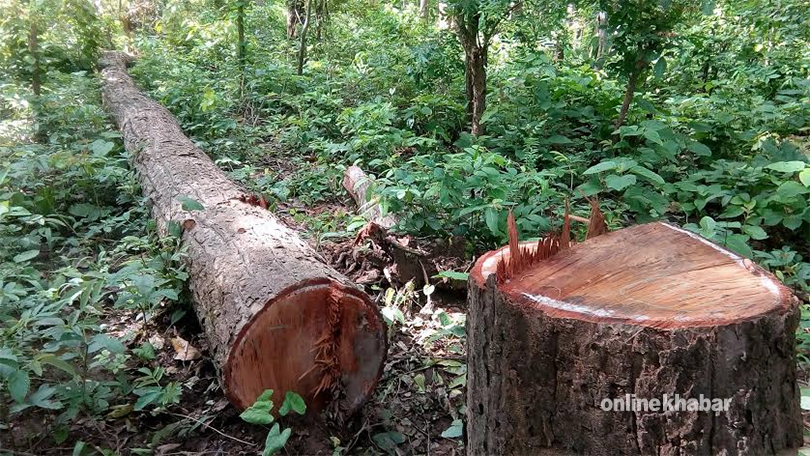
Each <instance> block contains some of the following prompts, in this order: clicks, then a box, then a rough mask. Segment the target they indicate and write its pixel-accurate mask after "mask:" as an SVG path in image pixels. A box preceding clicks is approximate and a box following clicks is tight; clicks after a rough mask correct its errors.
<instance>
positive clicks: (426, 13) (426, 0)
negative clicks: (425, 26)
mask: <svg viewBox="0 0 810 456" xmlns="http://www.w3.org/2000/svg"><path fill="white" fill-rule="evenodd" d="M429 8H430V0H419V17H421V18H422V20H423V21H425V22H427V20H428V19H430V9H429Z"/></svg>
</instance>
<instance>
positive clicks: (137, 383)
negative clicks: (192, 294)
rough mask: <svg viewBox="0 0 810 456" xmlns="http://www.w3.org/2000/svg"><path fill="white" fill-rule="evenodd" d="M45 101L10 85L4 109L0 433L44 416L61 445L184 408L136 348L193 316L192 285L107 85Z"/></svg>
mask: <svg viewBox="0 0 810 456" xmlns="http://www.w3.org/2000/svg"><path fill="white" fill-rule="evenodd" d="M46 87H47V93H46V94H43V96H41V97H40V98H39V99H38V100H37V102H38V103H39V104H40V105H39V106H37V107H32V105H31V104H32V102H31V101H29V100H30V97H29V96H28V95H29V94H28V93H27V91H26V90H25V89H24V88H22V87H19V86H16V85H14V84H13V83H9V82H6V83H5V84H4V85H3V98H2V101H1V102H0V103H2V104H0V108H1V109H2V110H3V111H4V113H5V114H6V115H7V116H8V117H7V118H6V120H4V122H3V127H2V128H3V132H2V137H0V169H1V170H2V173H0V237H1V239H2V243H0V244H2V247H0V255H2V265H0V321H2V323H3V325H2V328H1V329H0V384H2V388H0V422H2V423H4V424H3V426H4V427H5V426H7V423H10V422H11V421H14V420H17V419H19V418H20V417H24V416H26V415H25V414H21V412H24V411H25V410H28V409H37V408H38V409H44V410H45V411H46V412H45V413H46V414H47V415H48V416H50V417H51V418H52V421H51V425H52V427H50V428H49V429H50V430H49V435H50V437H52V440H53V442H52V443H56V444H57V445H59V444H62V443H63V442H65V441H66V440H67V441H69V442H75V441H76V440H78V439H80V438H81V437H82V435H75V434H74V435H72V436H71V435H69V432H70V425H71V424H72V423H73V422H75V421H78V420H82V419H84V418H85V417H98V416H103V415H105V414H108V413H111V410H112V411H113V413H114V412H115V410H119V413H120V412H121V407H122V406H127V407H129V409H130V410H131V409H134V410H152V409H155V408H158V409H159V408H163V407H166V406H167V405H169V404H173V403H177V402H178V401H179V400H180V396H181V391H180V388H179V385H178V384H176V383H171V382H167V381H165V379H164V380H162V379H161V377H162V373H163V367H160V366H159V365H157V364H156V363H154V359H155V354H154V350H153V348H152V347H151V345H150V344H149V342H143V343H138V344H131V342H132V341H133V339H135V338H136V335H137V334H138V333H139V330H140V328H141V327H143V326H145V325H149V324H150V323H151V321H152V319H153V318H156V317H157V316H159V315H161V314H165V313H166V312H167V310H168V308H169V307H171V308H172V309H173V310H172V312H169V314H172V313H173V315H171V318H172V319H173V321H174V320H176V319H179V318H180V317H181V316H182V314H183V313H184V312H185V310H184V308H183V307H182V306H174V305H172V303H175V302H178V301H180V300H181V299H180V294H181V290H182V287H183V282H184V281H185V279H186V278H187V277H188V276H187V274H186V272H185V271H184V268H185V267H184V265H183V261H182V257H183V250H182V248H181V247H180V245H179V240H178V239H177V238H171V237H170V238H165V239H163V240H159V239H158V237H157V236H156V233H155V228H154V226H153V222H151V221H150V218H149V214H148V211H147V210H146V206H145V204H144V200H143V197H142V196H141V195H140V189H139V186H138V184H137V180H136V178H135V175H134V173H133V171H132V170H130V168H129V159H130V157H129V156H128V154H127V153H126V152H125V151H124V150H123V147H122V145H121V141H120V135H119V133H117V132H116V131H115V129H114V128H112V126H111V125H110V124H109V122H108V120H107V118H106V116H105V114H104V112H103V111H102V109H101V106H100V94H99V88H98V86H97V84H96V80H95V79H94V78H93V77H92V76H91V75H89V74H87V73H86V72H84V71H81V72H74V73H62V72H59V71H52V72H50V73H49V74H48V82H47V85H46ZM32 109H37V110H40V114H39V115H38V117H37V118H38V122H33V119H32V117H31V114H32V113H31V110H32ZM21 138H30V139H31V140H30V141H27V140H25V139H22V140H21ZM34 138H39V141H33V139H34ZM132 314H135V315H137V317H136V318H135V319H134V320H132V319H128V318H124V316H126V315H132ZM116 316H120V317H121V318H120V319H119V318H116ZM111 317H112V318H111ZM133 321H136V323H135V327H132V326H131V325H130V324H128V323H132V322H133ZM117 322H120V324H119V325H116V323H117ZM126 346H131V349H127V348H126ZM126 404H129V405H126ZM12 417H13V418H12ZM2 432H4V433H7V434H6V436H7V438H8V439H9V440H6V439H5V438H4V441H5V442H6V444H9V443H10V444H11V445H14V444H15V443H16V444H24V442H21V441H20V440H26V439H32V438H34V437H35V435H28V434H19V433H18V431H14V432H12V431H11V430H9V429H8V428H7V427H5V429H4V430H3V431H2ZM15 439H17V441H16V442H15ZM68 439H70V440H68ZM83 445H84V444H83V443H81V442H80V443H77V444H76V447H77V448H81V447H83ZM80 454H81V453H80Z"/></svg>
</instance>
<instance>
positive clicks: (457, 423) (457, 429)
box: [442, 420, 464, 439]
mask: <svg viewBox="0 0 810 456" xmlns="http://www.w3.org/2000/svg"><path fill="white" fill-rule="evenodd" d="M463 433H464V423H462V422H461V420H453V423H452V424H450V427H449V428H447V429H445V430H444V432H442V437H444V438H446V439H456V438H459V437H461V435H462V434H463Z"/></svg>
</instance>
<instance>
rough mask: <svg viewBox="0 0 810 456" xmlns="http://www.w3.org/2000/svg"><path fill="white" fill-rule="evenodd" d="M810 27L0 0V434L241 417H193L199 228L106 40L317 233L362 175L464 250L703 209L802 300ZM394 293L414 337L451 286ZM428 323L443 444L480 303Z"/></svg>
mask: <svg viewBox="0 0 810 456" xmlns="http://www.w3.org/2000/svg"><path fill="white" fill-rule="evenodd" d="M808 24H810V8H808V5H807V3H806V2H804V1H800V0H781V1H756V0H717V1H711V0H706V1H696V0H695V1H692V0H655V1H643V0H629V1H619V0H600V1H591V2H587V1H582V2H555V1H543V0H517V1H516V0H447V1H439V2H438V3H436V0H420V1H419V2H415V1H411V2H406V1H404V0H402V1H387V0H286V1H276V0H256V1H248V0H233V1H230V0H188V1H181V0H116V1H110V0H95V1H89V0H0V113H1V114H2V115H1V116H0V239H2V243H0V254H2V257H3V261H2V264H1V265H0V321H2V323H3V324H2V326H0V434H6V435H5V436H0V448H3V447H8V448H18V449H19V450H21V451H23V450H25V451H29V450H30V451H31V452H32V453H34V454H61V453H60V451H61V452H65V451H67V452H68V453H69V452H71V451H74V449H75V451H74V453H73V454H89V453H90V452H92V451H99V452H103V451H107V452H108V454H114V453H115V452H116V451H119V452H124V453H126V454H164V453H161V452H159V451H158V450H157V449H158V448H159V447H160V445H161V444H165V443H166V442H175V441H181V440H182V438H188V436H190V435H192V434H193V433H195V432H206V433H207V434H206V435H208V434H211V435H218V434H214V433H212V432H210V431H209V430H208V429H209V427H210V426H213V425H212V423H214V424H215V425H216V426H214V427H217V426H219V425H220V424H222V425H223V426H237V427H238V422H239V419H238V418H237V417H235V414H234V415H233V416H230V418H225V419H222V421H216V420H217V419H218V418H217V413H218V412H219V411H220V410H221V408H219V409H216V405H215V404H214V402H215V401H210V402H211V404H208V405H198V408H197V409H195V410H196V411H198V412H199V413H198V414H196V415H194V416H192V417H191V418H189V416H191V415H192V414H191V412H189V411H188V410H187V409H185V408H184V404H185V403H186V401H187V400H189V399H188V398H189V397H190V396H193V395H195V394H197V395H200V396H201V397H202V394H201V393H200V391H199V390H194V385H193V384H192V385H190V384H189V381H188V378H189V376H190V375H191V374H189V376H187V377H184V378H183V379H182V380H181V379H180V377H179V376H178V374H177V367H174V366H172V367H167V366H169V365H170V364H171V357H169V358H168V359H169V362H168V364H167V363H166V362H165V361H166V359H165V356H164V357H163V358H161V355H160V353H161V351H160V349H161V347H160V346H158V345H161V346H162V340H163V339H162V338H161V339H160V341H161V342H160V344H158V343H156V342H155V341H154V340H152V339H150V336H149V335H150V334H153V333H154V332H155V331H156V329H155V328H162V329H160V330H159V331H158V332H160V331H163V333H164V335H166V334H169V333H171V334H175V335H178V334H180V335H182V337H185V338H186V339H189V340H191V339H192V338H193V337H196V336H194V334H196V333H197V332H199V328H198V327H197V326H195V325H196V324H197V323H195V322H194V317H193V312H190V311H189V309H190V307H189V297H188V293H187V292H186V288H184V287H185V286H184V283H185V281H186V279H187V278H188V271H186V268H185V266H184V255H185V253H184V248H183V246H182V245H181V244H182V243H181V242H180V241H179V233H172V236H168V237H160V236H159V235H158V233H157V230H156V227H155V223H154V222H153V221H152V220H151V219H150V215H149V208H148V206H147V204H146V201H145V199H144V196H143V195H142V194H141V192H140V188H139V185H138V181H137V179H136V176H135V173H134V171H133V169H132V168H131V167H130V160H131V159H132V158H133V157H132V153H131V151H130V152H127V151H125V150H124V148H123V143H122V140H121V135H120V134H119V133H118V132H117V130H116V129H115V127H114V126H113V125H112V124H111V122H110V120H109V118H108V117H107V116H106V114H105V112H104V110H103V108H102V104H101V98H100V91H99V87H100V83H99V79H98V70H97V62H98V59H99V57H100V56H101V55H102V52H103V51H105V50H108V49H119V50H125V51H127V52H129V53H131V54H133V55H134V56H135V57H136V59H137V61H136V63H135V64H134V66H133V67H132V68H131V69H130V74H132V76H133V77H134V78H135V80H136V81H137V83H138V84H139V85H140V87H141V88H142V89H144V90H145V91H146V92H147V93H148V94H149V95H150V96H151V97H153V98H154V99H155V100H157V101H158V102H160V103H161V104H162V105H164V106H166V107H167V108H168V109H169V110H170V111H171V112H172V113H173V114H174V116H176V118H177V119H178V121H179V122H180V124H181V126H182V128H183V130H184V131H185V133H186V135H188V136H189V137H191V138H192V139H193V140H194V141H195V142H196V143H197V144H198V145H199V146H200V147H201V148H202V149H204V150H205V151H206V152H207V153H208V154H209V155H210V156H211V157H212V158H213V159H214V160H215V162H216V164H217V165H219V166H220V167H221V168H222V169H223V170H225V171H226V172H227V174H228V176H229V177H231V178H232V179H233V180H235V181H236V182H238V183H239V184H240V185H241V186H243V187H245V188H246V189H248V190H249V191H250V192H252V193H254V194H256V195H261V196H262V197H263V198H264V200H266V201H267V203H268V204H269V206H270V209H271V210H276V211H279V212H281V213H284V214H285V216H286V217H287V221H288V222H289V224H291V225H293V226H295V227H296V228H298V229H301V230H302V231H304V232H305V233H306V235H307V237H308V238H309V239H310V240H311V241H312V243H313V244H315V245H318V246H320V245H321V244H329V243H330V242H342V241H343V240H346V239H353V238H354V236H355V234H356V233H357V231H358V230H360V229H361V227H363V226H364V225H365V220H363V219H362V217H360V216H357V215H355V214H356V211H354V209H352V208H348V207H349V205H348V204H347V201H350V200H348V198H347V195H346V194H345V190H344V189H343V188H342V187H341V182H342V179H343V174H344V171H345V170H346V168H347V167H349V166H351V165H357V166H359V167H360V168H362V169H363V170H364V171H365V172H367V173H369V174H370V175H372V176H373V177H374V182H373V185H372V191H373V192H374V194H375V195H377V196H378V198H379V204H380V206H381V208H382V211H383V212H384V213H386V214H387V213H390V214H393V215H394V216H395V217H396V220H397V225H396V226H395V227H394V228H393V230H394V232H396V233H400V234H402V235H411V236H415V237H419V238H431V239H445V238H449V237H452V236H455V237H460V238H463V239H465V241H466V252H465V255H464V260H467V261H468V264H469V260H470V259H472V258H474V257H476V256H477V255H480V254H481V253H483V252H485V251H487V250H491V249H493V248H496V247H499V246H502V245H504V244H505V243H506V242H507V231H508V230H507V215H508V213H509V211H511V213H512V214H514V218H515V220H516V223H517V228H518V229H519V231H520V233H521V235H522V236H523V237H525V238H526V239H532V238H537V237H540V236H543V235H544V233H549V232H553V231H555V230H558V229H559V227H560V226H561V223H562V219H561V214H562V210H563V208H564V207H565V205H566V203H568V204H570V210H571V212H572V213H574V214H587V213H588V211H589V209H590V203H589V199H592V198H598V204H599V207H600V209H601V211H602V212H603V213H604V214H605V218H606V221H607V224H608V226H609V228H610V229H619V228H621V227H625V226H629V225H635V224H640V223H645V222H648V221H653V220H664V221H668V222H671V223H673V224H676V225H679V226H682V227H684V228H685V229H687V230H691V231H693V232H695V233H698V234H700V235H701V236H703V237H705V238H707V239H710V240H712V241H714V242H716V243H718V244H720V245H723V246H725V247H727V248H728V249H730V250H731V251H733V252H736V253H737V254H739V255H741V256H743V257H745V258H748V259H750V260H752V261H754V262H756V263H758V264H759V265H761V266H762V267H764V268H766V269H767V270H769V271H771V272H773V273H774V274H775V275H776V276H777V277H778V278H779V279H780V280H782V281H783V282H784V283H785V284H786V285H788V286H789V287H791V288H792V289H793V290H794V292H795V293H796V294H797V296H799V298H800V299H802V300H803V305H805V306H806V305H807V304H808V293H810V204H809V201H810V138H808V134H810V123H809V122H808V120H809V119H810V25H808ZM192 203H193V202H192ZM189 204H191V203H189ZM312 208H316V210H312ZM347 208H348V209H347ZM574 229H575V233H574V235H575V236H578V237H579V238H582V237H583V236H584V230H585V227H584V226H583V225H574ZM466 272H467V268H465V267H458V268H455V269H454V268H448V270H447V271H444V272H441V273H440V276H441V278H432V279H433V281H434V282H435V281H436V280H440V279H441V280H445V281H447V280H458V279H465V278H466V274H465V273H466ZM380 280H383V279H380ZM382 283H383V282H379V283H377V285H375V286H376V287H377V288H376V291H375V292H379V293H380V294H381V296H382V297H381V301H382V305H383V306H384V308H383V314H384V315H385V316H386V319H387V320H388V322H389V324H391V325H392V328H393V327H398V328H399V330H400V331H403V330H404V328H414V327H416V328H421V327H419V326H418V325H419V324H422V323H419V324H416V326H414V324H415V323H413V321H412V319H411V317H412V315H418V310H416V311H414V310H413V308H412V306H413V305H414V304H415V303H419V302H424V300H425V299H428V300H429V299H430V294H431V293H432V292H433V289H432V288H430V285H429V284H428V285H427V286H426V287H425V289H422V290H420V289H419V288H415V287H414V285H413V284H411V285H410V287H401V288H397V287H393V286H389V285H381V284H382ZM395 288H396V289H395ZM420 300H421V301H420ZM802 314H803V319H802V324H801V327H800V329H799V332H798V334H797V336H798V340H799V342H800V344H799V347H798V349H799V357H800V359H801V360H802V363H805V362H807V361H808V358H807V353H808V352H807V350H808V348H810V345H808V344H810V332H808V331H810V330H808V328H810V313H808V312H807V311H806V310H803V312H802ZM425 318H427V319H428V320H431V321H433V324H434V325H435V327H432V328H433V329H432V331H433V333H431V335H430V336H428V337H425V338H422V339H420V344H423V345H424V346H429V347H432V346H433V345H434V344H436V343H439V344H440V345H441V347H442V350H445V351H446V353H445V354H449V355H448V356H449V357H450V358H451V359H448V360H447V361H448V363H447V364H445V365H444V366H445V368H447V369H448V370H445V371H443V372H444V374H442V375H444V376H445V381H446V382H447V383H449V385H447V384H444V385H443V386H442V388H443V389H442V392H441V396H438V395H437V394H439V393H436V392H435V391H428V392H426V391H425V386H424V382H425V376H424V375H422V374H418V371H411V372H409V373H408V375H405V377H407V378H408V379H409V380H408V381H407V382H406V384H407V386H403V388H406V387H407V388H411V390H413V391H417V392H418V394H421V395H423V396H424V397H427V398H428V399H426V401H428V402H429V403H430V404H433V406H434V409H431V408H430V407H428V406H427V405H424V404H422V403H420V404H421V405H420V406H419V407H423V406H424V410H434V411H435V409H440V410H442V413H441V414H440V415H441V417H440V418H441V419H440V418H435V419H436V420H437V421H436V423H438V424H435V426H436V429H434V431H437V432H436V435H435V436H434V438H437V439H442V440H443V441H444V442H445V443H448V442H449V443H448V444H449V445H450V446H451V447H452V448H453V449H456V450H458V449H460V448H462V447H463V444H462V442H461V439H460V436H461V426H462V422H461V420H462V417H463V416H464V398H463V394H462V392H461V391H463V387H464V381H465V380H464V378H465V377H464V378H463V374H464V372H465V370H464V369H466V367H462V366H463V363H461V362H459V361H457V360H455V358H453V357H452V356H454V354H456V355H457V354H458V353H463V341H464V332H463V318H464V316H463V313H461V312H450V311H449V310H448V311H447V313H445V312H440V313H437V314H436V315H434V316H433V317H431V316H430V315H428V316H427V317H425ZM150 325H151V327H152V329H151V330H148V329H147V328H149V327H150ZM189 328H191V329H189ZM193 328H197V329H196V330H195V329H193ZM423 329H424V328H423ZM150 331H151V332H150ZM178 331H179V332H178ZM180 335H178V336H177V337H178V338H180V340H182V341H184V342H185V340H184V339H183V338H181V337H180ZM437 341H438V342H437ZM394 345H395V344H394ZM420 346H421V345H420ZM166 350H168V351H169V352H171V350H172V349H171V347H169V346H168V344H167V348H166ZM426 353H427V354H426V355H425V356H427V357H430V356H433V355H430V351H429V350H428V351H427V352H426ZM164 355H165V353H164ZM172 355H173V352H172ZM434 358H436V359H438V358H440V356H438V355H436V356H434ZM450 361H452V363H456V364H452V363H450ZM183 368H185V365H184V367H183ZM208 369H209V370H211V371H213V368H210V367H209V368H208ZM414 372H417V374H418V375H422V377H421V379H419V377H418V376H417V377H414ZM400 374H401V373H391V372H388V371H386V374H385V375H386V376H385V377H384V380H385V379H386V378H388V379H390V378H393V377H397V378H398V376H399V375H400ZM195 375H198V377H196V376H195V377H194V378H196V379H197V380H198V381H201V380H200V379H203V378H213V377H212V376H213V375H214V374H211V373H210V372H209V373H205V374H203V373H197V374H195ZM414 378H416V380H414ZM209 383H210V382H209ZM429 383H430V382H429ZM213 384H215V383H213ZM207 385H208V383H206V386H207ZM386 385H388V384H387V383H386ZM211 388H213V389H214V390H215V389H216V386H212V387H211ZM386 388H388V387H385V388H383V387H382V386H381V387H380V390H381V392H380V394H381V396H382V397H387V396H386V395H387V394H389V393H390V391H389V390H388V389H386ZM428 389H430V388H428ZM394 390H396V391H399V389H398V388H397V387H394ZM454 391H455V392H454ZM206 394H208V393H207V392H206ZM390 394H393V393H390ZM414 394H417V393H414ZM436 404H440V405H436ZM278 405H280V404H279V403H277V406H278ZM205 407H208V408H205ZM189 408H190V406H189ZM417 408H418V407H416V406H414V409H415V410H416V409H417ZM200 410H202V411H200ZM420 410H422V409H420ZM414 413H417V412H416V411H415V412H414ZM425 413H427V412H425ZM431 413H433V412H431ZM431 419H433V418H431ZM228 420H230V421H228ZM403 420H408V421H409V422H411V421H412V423H411V425H407V424H405V425H403V424H402V423H403ZM442 420H443V421H442ZM417 421H418V422H419V424H418V425H415V426H416V427H418V426H421V423H423V421H424V420H422V419H421V418H419V419H416V418H413V417H409V416H408V415H407V414H405V412H403V411H402V410H401V409H398V411H395V413H394V414H393V416H391V413H389V414H388V415H386V416H385V417H384V418H381V419H380V421H379V422H378V423H377V424H375V425H374V426H372V427H370V428H368V429H365V433H364V434H363V436H364V437H363V438H362V439H360V440H358V438H357V437H356V436H355V437H354V439H353V440H352V437H353V436H352V435H350V436H348V437H346V436H341V438H338V437H334V436H333V437H332V438H333V439H334V440H331V441H330V440H329V439H328V437H325V438H324V442H323V444H324V445H326V447H327V448H328V449H329V451H332V450H334V451H335V454H343V453H342V452H343V451H348V452H352V453H355V454H359V453H363V452H367V453H368V454H373V453H374V452H378V453H389V454H396V451H404V452H405V453H410V452H413V453H424V452H425V451H426V449H427V448H429V445H430V443H429V442H430V439H427V440H425V439H422V440H421V441H420V440H418V438H419V437H420V435H421V434H420V432H421V433H424V431H422V430H421V428H420V429H419V432H416V431H413V429H412V425H413V423H415V422H417ZM11 423H22V424H20V425H12V424H11ZM91 423H94V424H91ZM201 423H202V424H201ZM228 423H230V424H228ZM233 423H236V424H233ZM380 423H382V424H380ZM139 427H140V429H138V428H139ZM231 429H233V428H231ZM403 429H410V431H413V433H412V434H411V433H409V432H410V431H408V430H405V431H403ZM361 432H363V429H361ZM430 432H432V431H428V433H430ZM118 433H125V434H126V433H128V434H127V435H129V434H131V435H136V436H139V437H133V438H126V439H124V438H123V437H121V436H119V437H118V438H112V437H110V434H118ZM265 433H266V432H265ZM40 434H41V435H40ZM105 434H106V436H105ZM121 435H123V434H121ZM272 435H273V432H272V431H271V436H272ZM357 435H358V436H359V435H360V434H357ZM404 435H405V436H408V437H407V439H406V438H405V437H404ZM282 437H283V436H280V435H279V432H278V429H276V432H275V437H274V438H277V439H281V440H284V441H286V439H287V438H289V433H287V435H286V437H283V438H282ZM261 438H264V437H263V436H262V437H261ZM173 439H174V440H173ZM178 439H180V440H178ZM406 440H407V442H406ZM226 441H227V440H226ZM256 441H257V442H259V444H260V446H261V444H262V441H259V440H258V439H257V440H256ZM76 442H78V443H76ZM85 442H88V443H85ZM231 443H233V444H237V443H234V442H231ZM275 443H278V441H275ZM283 443H284V442H281V446H283ZM434 443H435V442H434ZM267 444H268V448H271V447H272V445H271V439H270V437H268V440H267ZM425 445H427V446H425ZM68 447H69V448H68ZM66 448H67V449H66ZM137 448H139V450H135V449H137ZM174 448H176V447H174ZM189 448H190V447H189ZM195 448H196V449H199V448H201V447H195ZM246 448H248V447H246ZM170 450H171V449H170ZM254 450H255V449H254ZM76 451H77V452H76ZM83 451H85V452H87V453H83ZM166 451H169V450H166ZM296 451H298V452H299V453H305V452H306V451H307V450H302V449H300V448H298V450H296ZM0 453H3V451H2V450H0ZM12 454H14V453H12ZM364 454H365V453H364ZM447 454H450V453H447Z"/></svg>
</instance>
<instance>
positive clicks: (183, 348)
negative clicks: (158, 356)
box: [171, 336, 201, 361]
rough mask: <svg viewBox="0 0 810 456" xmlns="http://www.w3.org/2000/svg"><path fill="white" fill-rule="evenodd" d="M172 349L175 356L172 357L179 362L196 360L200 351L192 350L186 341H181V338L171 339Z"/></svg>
mask: <svg viewBox="0 0 810 456" xmlns="http://www.w3.org/2000/svg"><path fill="white" fill-rule="evenodd" d="M171 342H172V347H173V348H174V351H175V353H177V354H176V355H174V359H176V360H179V361H194V360H195V359H198V358H199V357H200V356H201V355H200V351H199V350H197V349H196V348H194V347H193V346H192V345H191V344H190V343H188V341H187V340H185V339H183V338H182V337H179V336H178V337H172V338H171Z"/></svg>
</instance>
